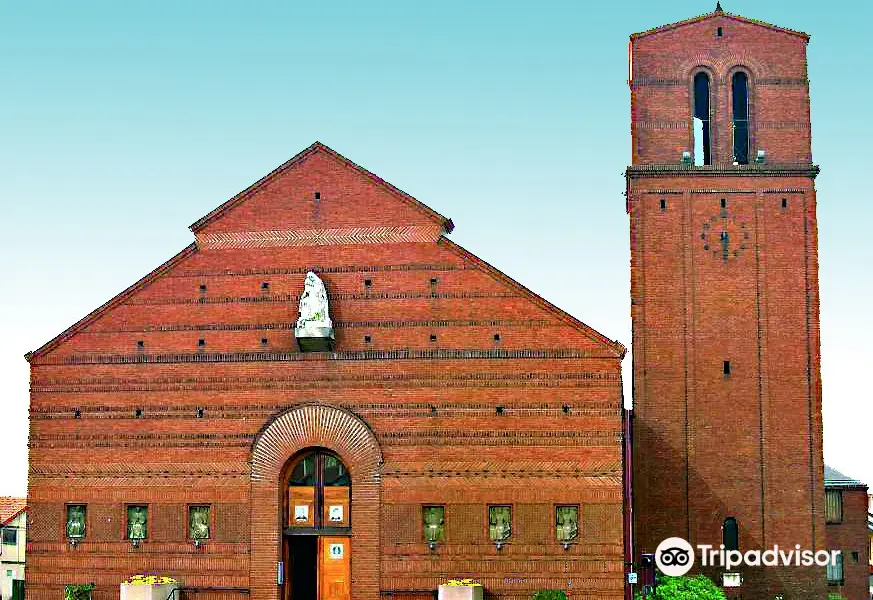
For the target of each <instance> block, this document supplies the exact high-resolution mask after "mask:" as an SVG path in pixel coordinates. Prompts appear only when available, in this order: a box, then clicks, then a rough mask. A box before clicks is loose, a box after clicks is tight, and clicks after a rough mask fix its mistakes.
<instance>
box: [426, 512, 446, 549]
mask: <svg viewBox="0 0 873 600" xmlns="http://www.w3.org/2000/svg"><path fill="white" fill-rule="evenodd" d="M421 516H422V525H423V527H424V541H426V542H443V541H445V539H446V507H445V506H423V507H422V509H421Z"/></svg>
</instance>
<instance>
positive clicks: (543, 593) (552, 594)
mask: <svg viewBox="0 0 873 600" xmlns="http://www.w3.org/2000/svg"><path fill="white" fill-rule="evenodd" d="M530 600H567V594H566V593H564V591H563V590H539V591H538V592H534V595H533V596H531V597H530Z"/></svg>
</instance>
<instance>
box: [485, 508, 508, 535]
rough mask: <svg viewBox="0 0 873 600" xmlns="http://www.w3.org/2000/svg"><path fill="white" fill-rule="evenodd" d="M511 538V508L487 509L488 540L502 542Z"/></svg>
mask: <svg viewBox="0 0 873 600" xmlns="http://www.w3.org/2000/svg"><path fill="white" fill-rule="evenodd" d="M511 536H512V507H511V506H489V507H488V538H489V539H490V540H491V541H492V542H502V541H505V540H508V539H509V538H510V537H511Z"/></svg>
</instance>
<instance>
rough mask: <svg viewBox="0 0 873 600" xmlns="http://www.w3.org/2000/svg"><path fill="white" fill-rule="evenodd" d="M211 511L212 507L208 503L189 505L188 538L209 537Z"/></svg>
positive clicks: (199, 538) (202, 538)
mask: <svg viewBox="0 0 873 600" xmlns="http://www.w3.org/2000/svg"><path fill="white" fill-rule="evenodd" d="M209 513H210V507H209V506H208V505H201V506H189V507H188V539H191V540H208V539H209V537H210V536H209V529H210V526H209V525H210V524H209Z"/></svg>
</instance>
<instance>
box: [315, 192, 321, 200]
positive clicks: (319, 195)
mask: <svg viewBox="0 0 873 600" xmlns="http://www.w3.org/2000/svg"><path fill="white" fill-rule="evenodd" d="M315 199H316V200H321V192H315Z"/></svg>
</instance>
